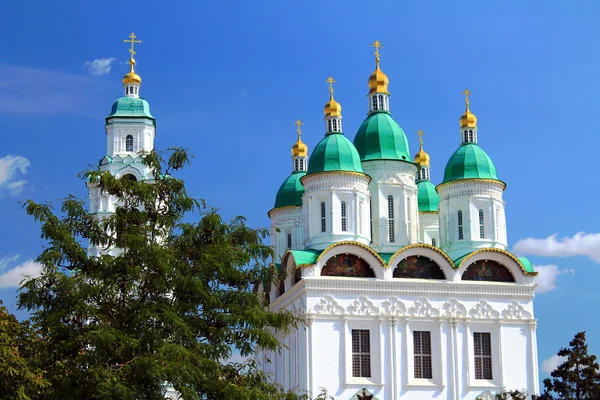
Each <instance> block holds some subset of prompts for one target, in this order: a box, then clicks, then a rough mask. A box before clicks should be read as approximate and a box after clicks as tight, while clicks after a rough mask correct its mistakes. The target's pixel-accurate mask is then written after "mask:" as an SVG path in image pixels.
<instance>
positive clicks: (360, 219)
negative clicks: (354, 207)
mask: <svg viewBox="0 0 600 400" xmlns="http://www.w3.org/2000/svg"><path fill="white" fill-rule="evenodd" d="M362 209H363V202H362V201H361V202H360V203H358V233H359V234H361V235H362V233H363V226H362V221H363V217H362Z"/></svg>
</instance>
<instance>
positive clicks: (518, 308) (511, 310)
mask: <svg viewBox="0 0 600 400" xmlns="http://www.w3.org/2000/svg"><path fill="white" fill-rule="evenodd" d="M502 318H504V319H531V318H532V315H531V313H530V312H528V311H525V309H524V308H523V306H522V305H520V304H519V303H517V302H516V301H513V302H511V303H510V304H509V305H508V306H507V307H506V308H505V309H504V311H502Z"/></svg>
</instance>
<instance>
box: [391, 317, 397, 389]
mask: <svg viewBox="0 0 600 400" xmlns="http://www.w3.org/2000/svg"><path fill="white" fill-rule="evenodd" d="M396 324H397V321H396V320H395V319H394V318H393V317H392V319H391V320H390V342H391V351H392V356H391V357H390V358H391V360H390V376H391V378H390V379H391V382H392V400H397V399H398V377H397V374H396V368H397V355H396V352H397V351H398V350H397V349H396Z"/></svg>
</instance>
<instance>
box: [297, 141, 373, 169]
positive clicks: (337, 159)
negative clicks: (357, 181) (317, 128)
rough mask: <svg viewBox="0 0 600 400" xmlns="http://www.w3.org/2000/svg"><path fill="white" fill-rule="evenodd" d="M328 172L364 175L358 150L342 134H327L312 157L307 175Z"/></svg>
mask: <svg viewBox="0 0 600 400" xmlns="http://www.w3.org/2000/svg"><path fill="white" fill-rule="evenodd" d="M327 171H350V172H360V173H364V172H363V169H362V165H361V163H360V157H359V155H358V152H357V151H356V148H355V147H354V145H353V144H352V142H350V141H349V140H348V139H346V137H345V136H344V135H343V134H342V133H329V134H327V135H326V136H325V137H324V138H323V139H321V141H320V142H319V144H318V145H317V147H316V148H315V150H314V151H313V153H312V154H311V156H310V160H309V162H308V173H307V175H310V174H314V173H317V172H327Z"/></svg>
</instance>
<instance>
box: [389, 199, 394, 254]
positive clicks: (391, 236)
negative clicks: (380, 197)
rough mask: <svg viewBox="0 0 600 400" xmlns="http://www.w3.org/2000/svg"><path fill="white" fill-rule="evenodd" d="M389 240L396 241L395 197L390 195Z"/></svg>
mask: <svg viewBox="0 0 600 400" xmlns="http://www.w3.org/2000/svg"><path fill="white" fill-rule="evenodd" d="M388 240H389V242H390V243H394V242H395V241H396V234H395V232H394V198H393V197H392V196H388Z"/></svg>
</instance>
